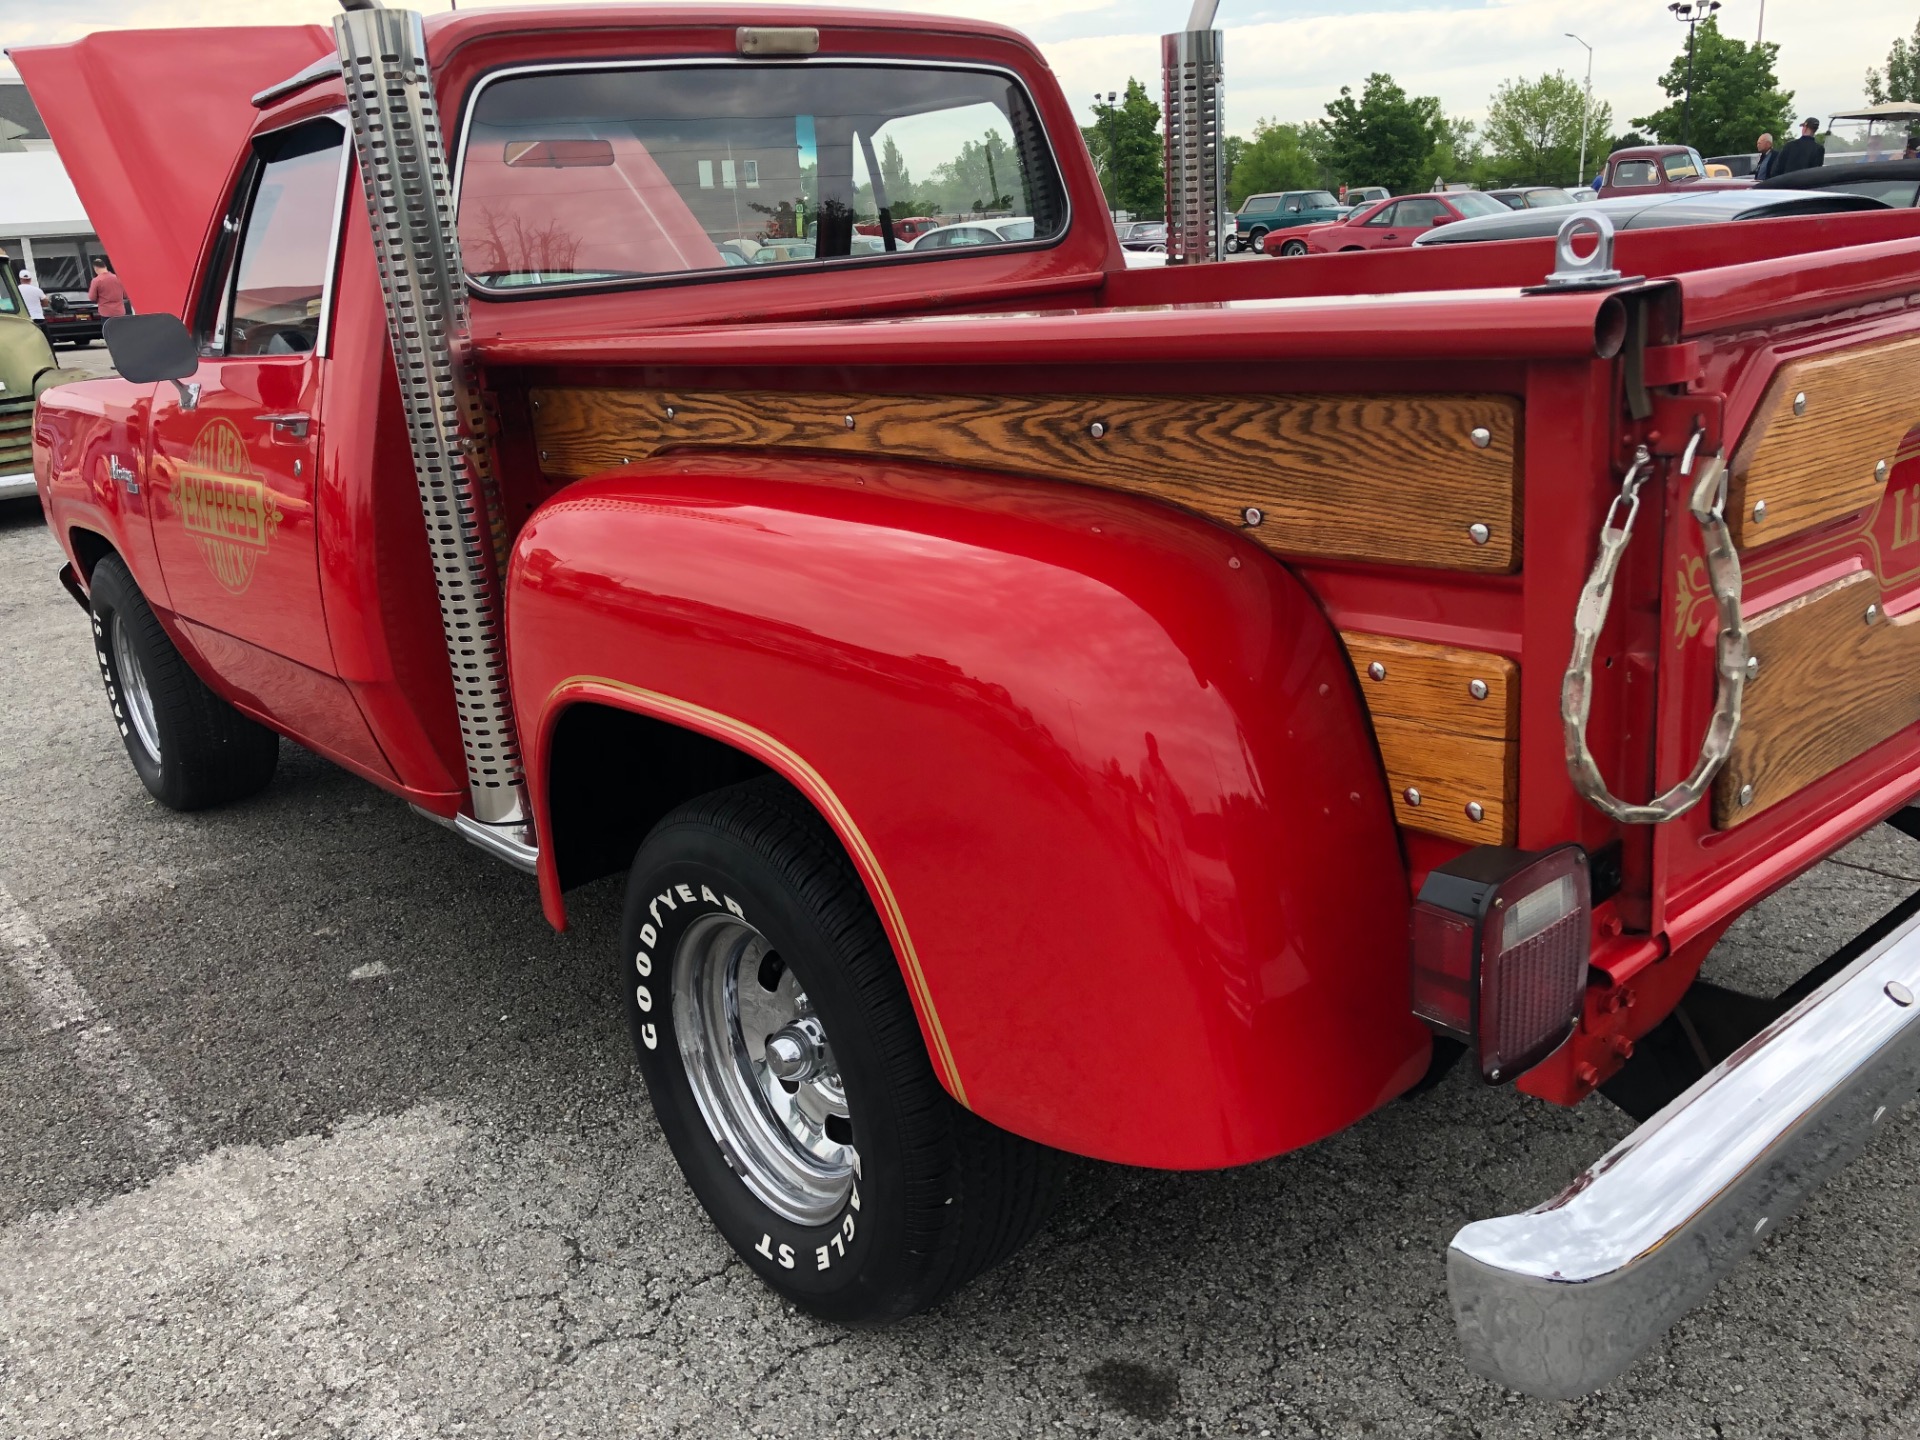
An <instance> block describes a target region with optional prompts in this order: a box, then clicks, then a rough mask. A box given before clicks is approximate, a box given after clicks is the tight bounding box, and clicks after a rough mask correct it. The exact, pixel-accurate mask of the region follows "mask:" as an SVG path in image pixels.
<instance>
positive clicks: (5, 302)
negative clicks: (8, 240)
mask: <svg viewBox="0 0 1920 1440" xmlns="http://www.w3.org/2000/svg"><path fill="white" fill-rule="evenodd" d="M60 378H61V377H60V368H59V362H58V361H56V360H55V359H54V358H53V349H52V347H51V346H49V345H48V344H47V337H46V336H45V335H43V334H41V332H40V327H39V326H38V325H35V324H34V323H33V321H32V320H31V319H30V318H29V317H28V315H27V302H26V301H25V300H24V299H22V298H21V295H20V286H19V282H18V281H16V280H15V279H14V274H13V266H12V265H11V264H0V500H17V499H19V498H20V497H22V496H25V495H32V494H35V493H37V492H36V491H35V488H34V483H33V401H34V397H35V396H36V395H38V394H39V393H40V392H41V391H42V390H44V389H46V388H47V386H49V385H51V384H54V383H56V382H57V381H58V380H59V379H60Z"/></svg>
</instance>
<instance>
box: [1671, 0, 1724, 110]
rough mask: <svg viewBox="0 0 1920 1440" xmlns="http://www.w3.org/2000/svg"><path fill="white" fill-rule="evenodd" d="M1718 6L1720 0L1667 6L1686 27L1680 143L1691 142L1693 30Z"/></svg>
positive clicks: (1704, 0)
mask: <svg viewBox="0 0 1920 1440" xmlns="http://www.w3.org/2000/svg"><path fill="white" fill-rule="evenodd" d="M1719 8H1720V0H1694V3H1692V4H1675V5H1669V6H1667V9H1669V10H1671V11H1672V12H1673V18H1674V19H1676V20H1678V21H1679V22H1680V23H1681V24H1682V25H1684V26H1686V27H1687V101H1686V108H1685V109H1684V110H1682V111H1681V118H1680V143H1681V144H1682V145H1689V146H1690V145H1692V144H1693V32H1694V31H1695V30H1696V29H1697V28H1699V25H1700V22H1701V21H1702V20H1706V19H1710V18H1711V17H1712V15H1713V13H1714V11H1716V10H1718V9H1719Z"/></svg>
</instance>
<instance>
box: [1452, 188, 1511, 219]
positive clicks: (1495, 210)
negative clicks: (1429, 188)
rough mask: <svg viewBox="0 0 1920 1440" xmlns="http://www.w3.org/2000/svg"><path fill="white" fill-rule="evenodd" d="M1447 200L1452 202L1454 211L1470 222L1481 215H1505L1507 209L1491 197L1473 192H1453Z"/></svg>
mask: <svg viewBox="0 0 1920 1440" xmlns="http://www.w3.org/2000/svg"><path fill="white" fill-rule="evenodd" d="M1447 199H1448V200H1449V201H1451V202H1452V204H1453V208H1454V209H1456V210H1458V211H1459V212H1460V213H1461V214H1462V215H1465V216H1466V217H1467V218H1468V219H1470V220H1471V219H1475V218H1477V217H1479V216H1481V215H1504V214H1506V213H1507V207H1506V206H1504V205H1502V204H1501V203H1500V202H1499V201H1498V200H1496V199H1494V198H1493V197H1492V196H1491V195H1482V194H1480V193H1479V192H1478V191H1474V190H1460V191H1455V192H1454V193H1453V194H1451V195H1449V196H1447Z"/></svg>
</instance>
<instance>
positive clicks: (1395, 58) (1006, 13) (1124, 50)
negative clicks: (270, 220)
mask: <svg viewBox="0 0 1920 1440" xmlns="http://www.w3.org/2000/svg"><path fill="white" fill-rule="evenodd" d="M446 3H447V0H418V4H419V8H422V9H426V10H434V9H440V8H442V7H443V6H444V5H445V4H446ZM460 3H461V4H462V6H463V7H476V8H477V6H478V4H479V3H481V0H460ZM534 3H539V0H534ZM839 3H841V4H843V5H854V6H859V7H861V8H881V9H889V10H907V11H920V12H924V13H926V14H930V15H937V14H943V13H944V14H955V13H961V14H966V15H968V16H971V17H973V18H977V19H984V20H996V21H1000V22H1002V23H1004V24H1008V25H1012V26H1014V27H1015V28H1017V29H1022V30H1024V31H1026V33H1027V34H1029V35H1030V36H1032V37H1033V39H1034V40H1035V41H1037V42H1038V43H1039V45H1040V47H1041V49H1042V51H1043V52H1044V53H1045V54H1046V56H1047V59H1048V62H1049V63H1050V64H1051V65H1052V66H1053V69H1054V72H1055V73H1056V74H1057V75H1058V76H1059V77H1060V82H1061V84H1062V86H1063V87H1064V88H1065V90H1066V92H1067V95H1068V97H1069V98H1070V99H1072V100H1073V102H1074V103H1075V105H1076V107H1077V108H1079V109H1080V111H1081V112H1082V116H1083V118H1090V114H1089V112H1088V102H1090V101H1091V99H1092V97H1093V96H1094V94H1095V93H1096V92H1101V93H1104V92H1105V91H1107V90H1118V89H1120V88H1121V87H1123V86H1124V85H1125V84H1126V81H1127V79H1128V77H1129V76H1132V77H1135V78H1138V79H1139V80H1141V81H1142V82H1143V83H1145V84H1146V85H1147V87H1148V90H1149V92H1150V93H1152V94H1153V95H1155V97H1156V98H1157V97H1158V94H1159V78H1158V77H1159V65H1160V59H1159V55H1160V50H1159V36H1160V35H1161V34H1162V33H1164V32H1166V31H1169V30H1174V29H1181V28H1184V27H1185V25H1186V23H1187V17H1188V10H1189V6H1190V4H1191V0H1157V3H1148V0H1041V3H1035V0H945V3H939V0H935V3H931V4H920V3H912V0H890V3H886V4H879V3H877V0H874V3H869V0H839ZM796 8H805V7H804V5H803V4H802V5H798V6H797V7H796ZM336 10H337V7H336V5H335V3H334V0H0V47H3V46H9V45H26V44H34V43H44V42H48V41H56V40H68V39H74V38H77V37H78V36H80V35H84V34H86V33H87V32H88V31H91V30H99V29H108V28H120V27H163V26H178V25H241V24H253V25H258V24H275V23H311V22H319V23H326V22H327V21H328V20H329V19H330V18H331V16H332V15H333V14H335V13H336ZM1037 12H1044V18H1039V16H1038V13H1037ZM1763 12H1764V23H1765V27H1766V30H1765V33H1766V38H1767V39H1769V40H1773V41H1777V42H1778V43H1779V44H1780V47H1781V49H1780V62H1779V70H1780V78H1781V82H1782V83H1783V84H1784V85H1785V86H1786V87H1787V88H1788V89H1790V90H1792V91H1793V92H1794V97H1795V98H1794V108H1795V110H1796V112H1798V113H1800V114H1806V115H1825V114H1828V113H1830V112H1831V111H1833V110H1836V109H1847V108H1851V107H1853V106H1855V105H1857V104H1860V103H1861V102H1862V101H1863V100H1864V98H1865V97H1864V94H1863V83H1862V82H1863V76H1864V74H1865V71H1866V69H1867V67H1868V66H1869V65H1879V64H1882V63H1884V61H1885V59H1886V54H1887V48H1888V46H1889V45H1890V44H1891V43H1892V41H1893V40H1894V39H1895V38H1896V37H1899V36H1906V35H1911V34H1912V33H1913V31H1914V27H1915V23H1916V21H1920V0H1847V3H1846V4H1845V5H1844V6H1842V7H1841V8H1840V9H1839V10H1837V11H1835V10H1829V9H1827V8H1826V7H1825V6H1824V5H1817V4H1810V3H1808V0H1773V3H1772V4H1771V5H1767V4H1765V0H1725V6H1724V8H1723V9H1722V10H1721V12H1720V25H1721V29H1722V30H1724V31H1725V32H1727V33H1728V34H1730V35H1734V36H1737V37H1739V38H1742V39H1746V40H1752V39H1753V38H1755V36H1756V34H1757V32H1758V31H1759V29H1760V26H1761V24H1762V18H1763ZM1214 24H1215V26H1216V27H1217V28H1219V29H1221V30H1224V31H1225V32H1226V68H1227V122H1228V128H1229V130H1230V131H1232V132H1234V133H1237V134H1250V133H1251V132H1252V130H1253V127H1254V123H1255V122H1256V121H1257V120H1259V119H1261V118H1263V117H1269V118H1273V119H1276V120H1303V119H1316V118H1319V117H1320V116H1322V115H1323V114H1324V109H1323V107H1324V106H1325V104H1326V102H1327V101H1328V100H1331V99H1333V98H1334V97H1335V96H1336V95H1337V94H1338V93H1339V90H1340V87H1341V86H1342V85H1351V86H1353V87H1354V88H1355V89H1358V88H1359V86H1360V84H1361V83H1362V82H1363V81H1364V80H1365V78H1366V76H1367V75H1368V74H1369V73H1370V72H1372V71H1375V70H1384V71H1386V72H1387V73H1389V74H1391V75H1392V76H1393V77H1394V78H1395V79H1396V80H1397V81H1399V82H1400V84H1401V85H1402V86H1404V87H1405V88H1406V89H1407V90H1408V91H1409V92H1410V93H1413V94H1418V95H1437V96H1439V97H1440V99H1441V101H1442V103H1443V104H1444V105H1445V107H1446V109H1447V112H1448V113H1449V114H1452V115H1459V116H1465V117H1467V118H1469V119H1473V120H1479V119H1480V118H1482V117H1483V116H1484V115H1485V114H1486V109H1487V101H1488V98H1489V96H1491V95H1492V93H1493V91H1494V88H1495V87H1496V86H1497V85H1498V84H1499V83H1500V82H1501V81H1502V80H1505V79H1508V78H1511V77H1513V76H1517V75H1525V76H1529V77H1534V76H1538V75H1541V74H1544V73H1548V72H1551V71H1555V70H1559V71H1562V72H1564V73H1566V74H1568V75H1570V76H1572V77H1574V78H1575V79H1577V80H1584V79H1585V78H1586V68H1587V51H1586V50H1585V49H1583V48H1582V47H1581V46H1580V45H1579V44H1578V43H1576V42H1575V41H1573V40H1570V39H1568V38H1567V37H1566V32H1568V31H1572V32H1574V33H1575V34H1577V35H1579V36H1581V37H1582V38H1583V39H1584V40H1586V41H1587V42H1589V43H1590V44H1591V45H1592V46H1593V47H1594V53H1593V92H1594V98H1595V99H1596V100H1605V101H1607V102H1609V103H1611V104H1612V106H1613V114H1614V120H1615V129H1616V130H1624V129H1625V128H1626V125H1627V122H1628V121H1629V120H1631V119H1632V118H1633V117H1634V116H1636V115H1644V114H1646V113H1648V112H1649V111H1650V110H1653V109H1655V108H1657V107H1658V106H1659V105H1660V104H1662V103H1663V97H1662V96H1661V94H1660V90H1659V87H1658V85H1657V84H1656V81H1657V79H1658V77H1659V75H1660V74H1661V73H1662V72H1663V71H1664V70H1665V69H1666V67H1667V64H1668V62H1669V61H1670V60H1671V59H1672V57H1673V56H1674V55H1675V54H1677V53H1678V52H1679V50H1680V48H1681V46H1682V44H1683V43H1684V40H1685V33H1686V32H1685V29H1684V27H1683V26H1681V25H1679V24H1677V23H1675V21H1674V19H1673V17H1672V16H1671V15H1669V14H1668V12H1667V7H1666V4H1665V3H1664V0H1344V3H1343V0H1266V3H1255V0H1220V6H1219V12H1218V14H1217V16H1216V18H1215V21H1214ZM0 73H10V72H4V71H0Z"/></svg>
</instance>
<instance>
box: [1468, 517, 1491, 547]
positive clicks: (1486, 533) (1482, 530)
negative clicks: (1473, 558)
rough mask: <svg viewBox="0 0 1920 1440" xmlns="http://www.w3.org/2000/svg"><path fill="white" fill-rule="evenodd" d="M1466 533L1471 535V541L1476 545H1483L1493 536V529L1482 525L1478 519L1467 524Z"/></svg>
mask: <svg viewBox="0 0 1920 1440" xmlns="http://www.w3.org/2000/svg"><path fill="white" fill-rule="evenodd" d="M1467 534H1469V535H1471V536H1472V537H1473V543H1474V544H1476V545H1484V544H1486V543H1487V542H1488V541H1489V540H1491V539H1492V538H1493V531H1491V530H1490V529H1488V528H1487V527H1486V526H1485V525H1482V524H1481V523H1480V522H1479V521H1478V520H1476V521H1474V522H1473V524H1471V525H1469V526H1467Z"/></svg>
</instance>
